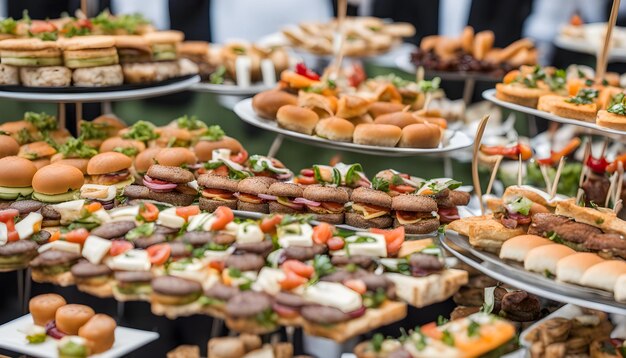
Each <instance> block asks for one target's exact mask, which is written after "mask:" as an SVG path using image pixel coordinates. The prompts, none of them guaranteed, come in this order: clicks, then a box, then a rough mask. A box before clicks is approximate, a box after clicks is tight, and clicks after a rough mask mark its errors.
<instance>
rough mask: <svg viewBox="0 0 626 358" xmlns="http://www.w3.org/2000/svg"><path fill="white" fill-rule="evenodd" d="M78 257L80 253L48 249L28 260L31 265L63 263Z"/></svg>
mask: <svg viewBox="0 0 626 358" xmlns="http://www.w3.org/2000/svg"><path fill="white" fill-rule="evenodd" d="M80 257H81V255H80V254H75V253H73V252H67V251H59V250H48V251H44V252H42V253H41V254H40V255H39V256H37V257H35V258H34V259H33V260H32V261H31V262H30V265H31V266H32V267H43V266H55V265H64V264H68V263H72V262H74V261H77V260H78V259H79V258H80Z"/></svg>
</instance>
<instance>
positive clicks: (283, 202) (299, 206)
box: [262, 182, 307, 214]
mask: <svg viewBox="0 0 626 358" xmlns="http://www.w3.org/2000/svg"><path fill="white" fill-rule="evenodd" d="M302 192H303V189H302V187H301V186H300V185H298V184H294V183H283V182H276V183H274V184H272V185H270V187H269V188H268V189H267V194H268V195H264V196H262V198H264V199H266V200H268V205H269V210H270V213H272V214H273V213H281V214H298V213H302V212H303V211H304V203H306V202H307V201H306V200H305V199H304V198H303V197H302Z"/></svg>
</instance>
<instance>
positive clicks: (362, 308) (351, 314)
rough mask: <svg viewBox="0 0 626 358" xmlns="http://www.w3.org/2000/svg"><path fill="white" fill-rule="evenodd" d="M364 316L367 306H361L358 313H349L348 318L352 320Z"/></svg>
mask: <svg viewBox="0 0 626 358" xmlns="http://www.w3.org/2000/svg"><path fill="white" fill-rule="evenodd" d="M364 314H365V306H361V308H359V309H358V310H356V311H352V312H348V316H350V318H359V317H361V316H363V315H364Z"/></svg>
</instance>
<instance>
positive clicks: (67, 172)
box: [32, 164, 85, 195]
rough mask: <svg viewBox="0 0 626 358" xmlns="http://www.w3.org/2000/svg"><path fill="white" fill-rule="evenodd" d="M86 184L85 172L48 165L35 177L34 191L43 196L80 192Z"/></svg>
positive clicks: (59, 165) (66, 166) (70, 167)
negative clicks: (72, 191)
mask: <svg viewBox="0 0 626 358" xmlns="http://www.w3.org/2000/svg"><path fill="white" fill-rule="evenodd" d="M84 183H85V177H84V176H83V172H81V171H80V170H79V169H77V168H74V167H72V166H69V165H65V164H53V165H46V166H45V167H42V168H41V169H39V170H37V172H36V173H35V175H34V176H33V183H32V185H33V189H34V190H35V191H36V192H38V193H42V194H47V195H56V194H64V193H67V192H68V191H70V190H78V189H80V187H81V186H83V184H84Z"/></svg>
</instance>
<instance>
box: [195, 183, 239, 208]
mask: <svg viewBox="0 0 626 358" xmlns="http://www.w3.org/2000/svg"><path fill="white" fill-rule="evenodd" d="M238 185H239V180H235V179H230V178H228V177H226V176H222V175H213V174H202V175H200V176H199V177H198V186H200V199H199V202H200V209H201V210H206V211H209V212H213V211H215V209H217V207H218V206H227V207H229V208H231V209H237V197H235V193H237V186H238Z"/></svg>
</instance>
